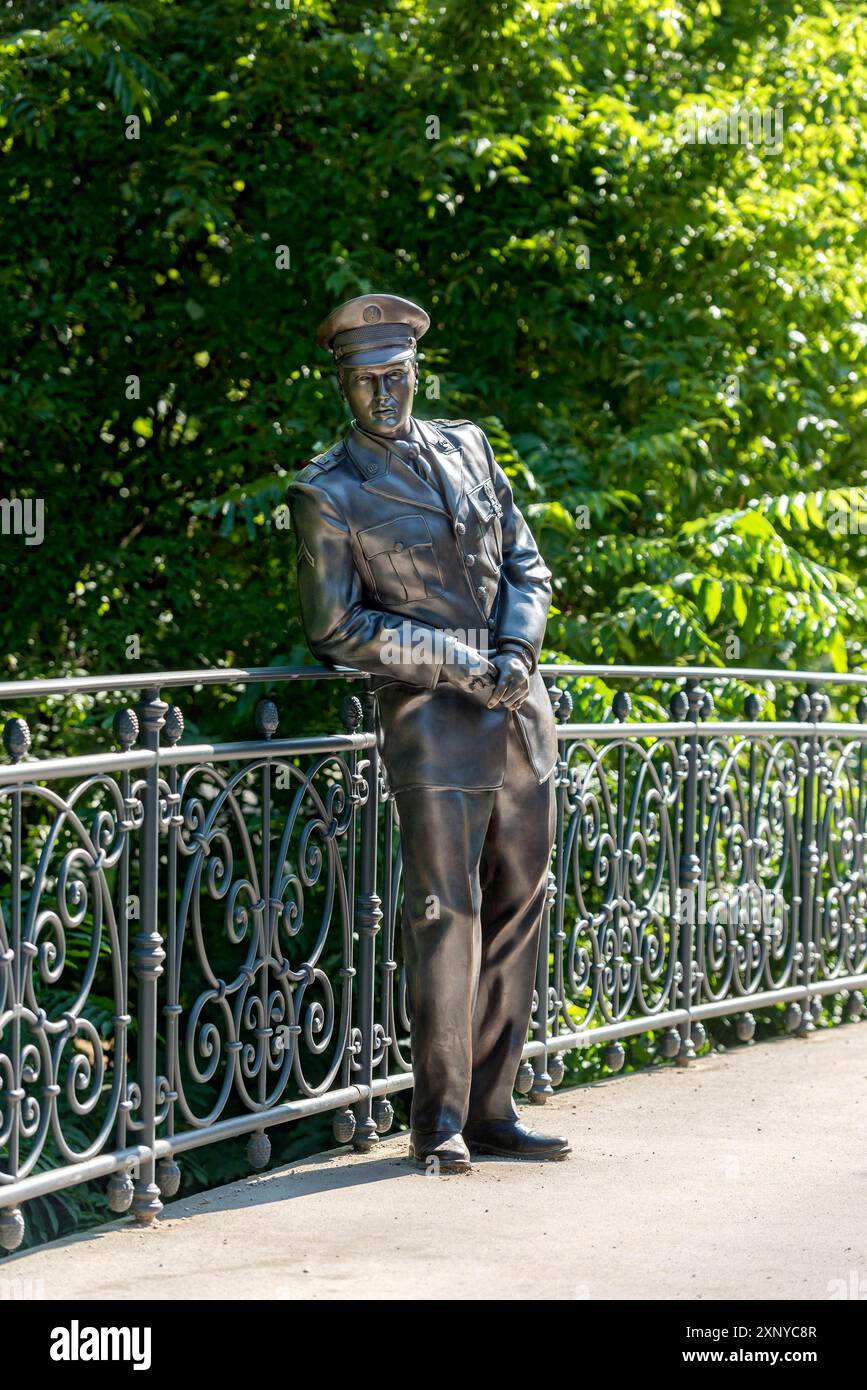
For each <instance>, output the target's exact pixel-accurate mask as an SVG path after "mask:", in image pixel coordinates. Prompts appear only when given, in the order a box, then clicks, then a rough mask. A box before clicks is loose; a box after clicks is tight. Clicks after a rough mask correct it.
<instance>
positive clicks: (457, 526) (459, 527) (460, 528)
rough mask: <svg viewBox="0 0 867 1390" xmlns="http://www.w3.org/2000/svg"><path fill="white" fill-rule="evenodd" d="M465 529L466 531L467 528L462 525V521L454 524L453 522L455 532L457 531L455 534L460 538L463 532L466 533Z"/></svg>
mask: <svg viewBox="0 0 867 1390" xmlns="http://www.w3.org/2000/svg"><path fill="white" fill-rule="evenodd" d="M466 529H467V528H466V526H465V525H464V523H463V522H462V521H456V522H455V530H456V531H457V533H458V535H459V536H462V535H463V534H464V532H465V531H466Z"/></svg>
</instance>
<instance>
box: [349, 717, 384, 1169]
mask: <svg viewBox="0 0 867 1390" xmlns="http://www.w3.org/2000/svg"><path fill="white" fill-rule="evenodd" d="M364 728H365V731H366V732H367V733H375V731H376V695H375V694H374V693H373V691H367V692H366V693H365V695H364ZM364 780H365V783H366V785H367V795H366V797H365V801H364V805H363V806H362V808H361V864H360V881H359V888H360V892H359V894H358V896H357V898H356V900H355V929H356V931H357V932H358V993H357V996H356V997H357V999H358V1015H359V1032H360V1052H359V1058H358V1066H359V1072H360V1077H359V1080H360V1081H361V1084H362V1085H363V1086H367V1087H370V1086H371V1085H372V1083H373V1039H374V994H375V988H374V986H375V978H374V967H375V946H376V936H377V932H378V931H379V927H380V923H381V922H382V904H381V902H380V900H379V898H378V897H377V893H376V869H377V852H378V843H379V842H378V833H379V750H378V748H377V746H376V744H374V745H373V747H371V748H369V749H368V752H367V760H366V763H365V767H364ZM354 1109H355V1120H356V1126H355V1134H354V1135H353V1139H352V1145H353V1148H355V1149H358V1150H359V1151H360V1152H361V1153H367V1152H368V1151H369V1150H370V1149H372V1148H373V1147H374V1145H375V1144H377V1143H378V1142H379V1135H378V1133H377V1127H376V1121H375V1119H374V1118H373V1104H372V1100H371V1097H370V1095H369V1094H368V1095H366V1096H365V1097H364V1099H363V1100H360V1101H357V1102H356V1104H355V1107H354Z"/></svg>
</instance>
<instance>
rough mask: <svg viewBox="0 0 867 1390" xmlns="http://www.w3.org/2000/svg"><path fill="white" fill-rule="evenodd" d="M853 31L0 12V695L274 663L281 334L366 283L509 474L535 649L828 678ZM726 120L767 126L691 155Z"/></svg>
mask: <svg viewBox="0 0 867 1390" xmlns="http://www.w3.org/2000/svg"><path fill="white" fill-rule="evenodd" d="M861 19H862V16H861V15H860V13H859V7H858V6H857V5H855V4H854V3H846V2H845V0H840V2H839V3H831V0H825V2H824V3H822V2H821V0H820V2H819V3H792V0H758V2H756V0H729V2H728V3H726V4H725V5H724V6H723V5H721V4H720V3H718V0H704V3H697V4H690V5H688V6H687V5H678V4H672V5H667V6H665V7H662V6H660V5H658V4H656V3H652V0H630V3H629V4H626V3H598V2H595V0H582V3H569V4H557V3H549V0H540V3H538V4H537V5H536V6H535V7H530V6H527V5H525V4H521V3H517V0H499V3H495V2H493V0H473V2H472V3H467V2H466V0H461V3H457V0H444V3H442V4H438V5H428V4H424V3H421V0H403V3H394V2H393V3H390V4H364V3H338V2H337V0H335V3H326V0H297V3H288V2H287V6H286V7H285V8H278V6H277V5H276V4H269V3H264V0H219V3H207V0H198V3H193V2H192V0H140V2H139V3H137V4H134V5H126V4H122V3H116V4H107V3H92V2H90V0H88V3H81V4H72V5H68V6H66V7H62V8H57V7H56V6H54V5H52V4H47V3H37V2H34V3H24V0H13V3H12V4H10V5H9V6H8V7H7V11H6V18H5V21H4V26H3V28H4V35H3V40H2V45H0V82H2V104H0V142H2V152H3V179H2V188H3V197H4V204H5V206H4V236H3V241H2V248H0V266H2V270H0V274H2V284H3V290H4V295H3V309H2V312H3V314H4V317H5V323H4V326H3V333H2V347H0V353H2V362H3V367H2V386H0V412H2V416H0V437H2V450H3V451H2V455H0V470H2V488H0V495H2V496H5V497H9V496H10V495H15V496H19V497H22V498H23V497H28V496H29V497H34V498H35V497H41V498H43V499H44V501H45V505H46V535H45V541H44V544H43V545H42V546H41V547H25V546H23V545H22V543H21V538H20V537H14V538H10V537H4V538H3V541H2V547H0V563H2V565H3V569H4V576H3V578H4V596H5V599H6V602H5V603H4V611H3V615H2V620H0V621H2V628H0V651H2V661H3V665H4V668H5V672H6V674H16V673H17V674H28V675H35V674H45V673H48V672H53V671H67V670H83V669H86V670H91V671H93V670H98V669H103V670H107V669H114V668H117V667H120V668H124V667H126V666H128V665H129V664H130V655H129V652H130V647H129V640H128V639H129V637H130V635H131V634H139V635H140V639H141V660H140V663H138V664H140V665H143V666H146V667H153V666H155V665H185V666H187V665H197V664H214V663H219V662H223V661H231V662H236V663H237V662H255V663H265V662H268V661H271V660H274V659H277V658H284V659H285V658H292V659H299V658H301V657H302V656H303V645H302V642H301V637H300V630H299V627H298V622H297V615H296V604H295V595H294V575H293V571H294V565H293V563H292V547H291V541H290V539H289V536H288V534H287V532H286V531H285V530H284V529H282V528H281V525H280V522H281V520H283V519H284V518H283V513H282V512H281V511H280V504H281V501H282V495H283V489H284V487H285V481H286V478H287V476H288V475H289V474H290V473H291V472H292V470H293V469H295V468H296V467H298V466H300V465H301V464H302V463H303V462H304V461H305V460H306V459H307V458H308V457H309V456H310V455H311V453H312V452H313V451H315V450H317V449H319V448H321V447H323V446H325V445H327V444H328V443H329V442H331V440H332V439H333V438H334V437H335V436H336V435H337V433H338V432H339V431H340V429H341V428H342V424H343V409H342V406H341V403H340V402H339V400H338V398H337V395H336V392H335V390H334V388H333V382H332V380H331V377H330V370H329V364H328V363H327V361H323V360H322V356H321V354H319V353H318V350H317V349H316V348H315V347H313V346H312V341H311V339H312V332H313V329H314V327H315V325H316V323H317V321H318V319H319V317H320V315H321V314H322V313H323V312H324V311H325V310H326V309H327V308H328V307H330V306H331V305H333V304H334V303H336V302H337V301H339V300H340V299H342V298H345V297H348V296H350V295H352V294H355V293H359V292H363V291H365V290H369V289H373V288H389V289H393V290H395V291H397V292H399V293H404V294H407V295H409V296H411V297H413V298H416V299H418V300H420V301H421V302H422V303H424V304H425V305H426V306H428V307H429V308H430V311H431V314H432V319H433V323H432V327H431V330H430V333H429V335H428V337H427V338H426V339H425V342H424V345H423V346H424V348H425V360H424V362H423V370H424V378H423V380H424V384H425V388H426V389H425V394H426V395H433V393H434V392H435V390H436V389H438V390H439V397H438V398H434V399H428V400H425V401H424V403H423V406H422V409H421V410H420V413H428V414H430V415H434V416H460V415H465V414H469V415H472V416H473V417H474V418H477V419H481V420H484V421H485V422H486V423H487V425H488V427H489V429H490V432H491V434H492V436H493V437H494V438H495V440H496V442H497V445H498V448H499V452H500V456H501V458H502V460H503V462H504V463H505V464H506V465H507V467H508V468H509V469H510V471H511V472H512V473H513V475H514V478H515V483H516V486H517V488H518V495H519V498H520V500H521V502H522V503H523V504H524V506H525V507H527V508H528V511H529V515H530V517H531V519H532V520H533V523H534V525H535V526H536V528H537V531H538V533H539V535H540V539H541V541H542V545H543V550H544V553H545V554H546V557H548V558H549V562H550V563H551V564H552V567H553V568H554V569H555V570H556V573H557V592H556V614H555V616H554V618H553V620H552V622H551V625H550V628H549V641H550V644H551V650H552V651H559V652H563V653H566V654H568V655H570V656H571V657H573V658H577V659H589V660H592V659H595V660H600V659H605V660H612V661H616V660H659V659H664V658H671V659H686V658H690V657H691V658H696V659H699V658H701V659H708V660H714V661H716V660H718V661H723V660H725V659H726V658H728V659H730V660H732V659H733V660H735V661H740V662H741V663H742V664H746V663H750V664H757V663H767V664H795V663H799V664H802V665H825V666H828V667H829V668H836V669H842V668H843V667H844V666H845V665H846V664H847V663H848V664H850V665H851V664H858V663H860V661H861V660H862V656H863V649H862V644H863V642H864V634H865V624H864V615H865V600H864V594H863V591H862V589H861V588H860V587H859V584H860V580H861V569H862V565H863V559H864V554H865V537H864V535H862V534H861V533H860V530H859V523H863V524H864V526H865V529H867V518H865V516H864V507H865V504H867V493H865V491H864V483H865V476H864V465H863V444H864V436H865V390H864V385H863V381H862V380H861V377H860V373H859V370H858V358H859V349H860V348H861V346H862V343H863V338H864V335H865V332H867V328H865V322H864V249H865V248H864V227H863V207H864V204H865V155H864V149H865V142H864V115H863V113H864V109H865V96H867V93H865V82H867V76H865V75H867V54H865V44H867V39H865V35H864V28H863V24H862V23H861ZM739 108H740V109H742V110H747V111H749V110H755V111H758V112H766V113H769V115H771V116H774V113H775V121H776V124H775V127H774V139H773V140H769V139H768V140H765V134H763V137H762V139H763V140H764V141H765V142H764V143H762V142H760V141H756V140H753V141H752V143H746V144H739V145H733V144H730V143H716V144H713V143H688V142H687V139H686V136H687V133H688V126H689V121H690V118H693V123H694V124H695V119H696V113H704V116H705V117H706V118H707V119H709V120H711V121H712V116H713V113H714V112H715V111H716V112H730V111H732V110H737V109H739ZM735 639H736V640H735ZM133 650H134V649H133ZM132 664H133V666H135V665H136V664H137V663H136V662H135V661H134V660H133V662H132Z"/></svg>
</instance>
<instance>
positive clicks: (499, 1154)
mask: <svg viewBox="0 0 867 1390" xmlns="http://www.w3.org/2000/svg"><path fill="white" fill-rule="evenodd" d="M470 1153H471V1154H493V1155H494V1156H495V1157H496V1158H521V1159H525V1160H526V1159H530V1160H532V1159H536V1160H537V1161H539V1160H541V1161H542V1162H543V1163H550V1162H556V1161H557V1160H558V1159H561V1158H568V1157H569V1156H570V1154H571V1153H572V1150H571V1149H558V1150H557V1151H556V1153H547V1154H544V1153H535V1154H534V1153H516V1152H515V1150H514V1149H498V1148H497V1147H496V1146H495V1145H494V1144H471V1145H470Z"/></svg>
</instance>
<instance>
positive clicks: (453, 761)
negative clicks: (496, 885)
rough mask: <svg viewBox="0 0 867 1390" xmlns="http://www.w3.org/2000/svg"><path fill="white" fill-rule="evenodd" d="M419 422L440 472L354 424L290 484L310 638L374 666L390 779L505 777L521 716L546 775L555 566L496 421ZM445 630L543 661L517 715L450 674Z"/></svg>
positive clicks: (328, 656) (550, 752) (316, 645)
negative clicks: (496, 444)
mask: <svg viewBox="0 0 867 1390" xmlns="http://www.w3.org/2000/svg"><path fill="white" fill-rule="evenodd" d="M412 428H413V432H414V436H415V447H417V448H418V449H419V450H420V452H421V456H422V459H423V460H425V461H426V462H427V463H428V464H429V465H430V473H429V477H430V481H425V479H423V478H421V477H419V475H418V474H417V472H416V471H415V469H414V468H413V467H412V466H411V464H410V463H408V462H407V461H406V460H405V458H404V457H401V453H400V452H398V450H399V449H400V448H401V445H400V444H398V445H397V446H396V447H394V448H393V447H391V446H390V441H387V440H379V439H377V438H375V437H374V436H372V435H370V434H367V433H366V432H364V431H361V430H360V429H359V428H358V426H357V425H356V424H355V422H353V424H352V427H351V428H350V429H349V431H348V433H347V434H346V436H345V437H344V439H343V440H341V441H340V442H339V443H338V444H335V445H334V446H333V447H332V448H331V449H328V450H327V451H326V452H325V453H324V454H320V455H318V457H316V458H315V459H313V461H312V462H311V463H310V464H308V466H307V467H306V468H304V469H303V470H302V471H301V472H300V473H299V474H298V475H297V476H296V477H295V478H294V479H293V480H292V482H291V483H290V484H289V488H288V491H287V497H288V500H289V503H290V506H291V510H292V519H293V525H294V528H295V533H296V539H297V543H298V592H299V597H300V604H301V617H302V622H303V624H304V630H305V633H306V636H307V641H308V645H309V646H310V649H311V651H312V652H313V653H314V655H315V656H317V657H318V658H319V659H320V660H322V661H325V662H333V663H335V664H338V665H346V666H354V667H356V668H357V669H359V670H361V671H365V672H368V673H370V675H371V676H372V677H373V680H372V685H373V688H374V689H375V690H376V691H377V697H378V707H379V721H378V726H377V735H378V738H379V742H380V746H381V750H382V756H383V761H384V763H385V767H386V770H387V772H388V779H389V783H390V786H391V788H392V790H394V791H401V790H405V789H406V788H407V787H410V786H425V787H457V788H462V789H477V790H482V789H489V788H494V787H500V786H502V785H503V782H504V772H505V760H506V743H507V733H508V722H507V721H508V720H509V719H516V720H517V722H518V729H519V732H520V734H521V737H522V739H523V743H524V746H525V748H526V749H527V753H528V755H529V758H530V761H531V763H532V765H533V767H534V769H535V772H536V776H537V778H538V779H539V781H540V782H543V781H544V780H545V778H546V777H548V776H549V775H550V773H551V771H552V769H553V767H554V764H555V762H556V759H557V737H556V729H555V724H554V716H553V713H552V710H551V702H550V699H549V697H548V692H547V690H546V688H545V684H544V681H543V680H542V677H541V674H540V673H539V671H538V669H537V662H538V658H539V652H540V649H541V646H542V640H543V636H544V632H545V622H546V619H547V615H548V608H549V604H550V599H551V585H550V579H551V572H550V570H549V569H548V568H547V567H546V565H545V563H544V561H543V560H542V557H541V556H540V554H539V551H538V549H537V547H536V543H535V541H534V539H533V535H532V533H531V531H530V528H529V526H528V525H527V523H526V521H525V520H524V518H523V516H522V515H521V512H520V510H519V509H518V507H517V506H516V504H515V501H514V499H513V497H512V489H511V486H510V484H509V480H508V478H507V477H506V475H505V473H504V472H503V470H502V468H501V467H500V466H499V464H498V463H497V462H496V460H495V458H494V455H493V452H492V450H491V446H490V444H489V442H488V439H487V437H486V436H485V434H484V432H483V431H482V430H481V429H479V427H478V426H477V425H474V424H472V423H471V422H470V421H469V420H416V419H413V421H412ZM402 447H403V449H404V450H405V449H406V447H407V446H406V444H404V445H403V446H402ZM443 629H447V630H448V631H449V632H451V633H452V634H454V635H455V636H457V637H459V638H463V634H466V640H467V643H468V645H469V646H472V647H474V648H476V649H477V650H478V649H482V650H483V649H484V644H485V641H487V644H488V654H489V655H491V656H493V655H495V652H494V650H493V649H494V648H495V647H496V642H497V639H498V638H504V637H510V638H513V639H515V640H517V641H519V642H521V643H522V644H523V646H524V647H525V648H526V650H527V651H528V652H529V653H530V654H531V656H532V662H533V672H532V674H531V676H530V693H529V695H528V696H527V698H526V700H525V701H524V703H523V704H522V705H521V707H520V709H519V710H516V711H511V710H507V709H504V708H494V709H488V708H487V707H486V705H485V703H484V699H485V698H487V696H489V694H490V689H488V690H487V692H486V693H485V694H484V696H483V694H482V692H481V691H479V692H477V693H469V692H466V691H463V690H460V689H458V688H457V687H456V686H454V685H450V684H448V683H447V682H446V680H445V678H444V676H443V673H442V651H441V644H440V645H439V646H438V644H437V642H436V640H435V635H436V633H437V632H440V633H441V632H442V630H443ZM482 634H483V635H482ZM398 636H400V638H401V639H403V640H401V641H400V642H398V641H397V640H396V639H397V638H398ZM407 638H408V639H409V640H408V641H407V640H405V639H407ZM413 653H415V654H416V659H415V660H413V659H412V657H413ZM419 653H424V654H426V656H427V659H421V660H419V659H418V654H419ZM385 654H387V655H388V656H389V657H390V658H391V660H390V661H389V660H384V655H385Z"/></svg>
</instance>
